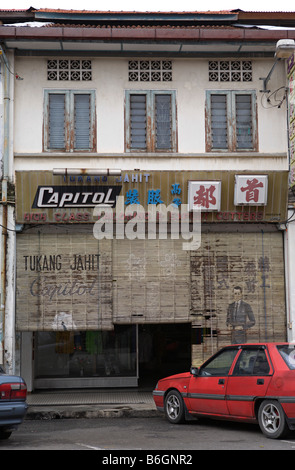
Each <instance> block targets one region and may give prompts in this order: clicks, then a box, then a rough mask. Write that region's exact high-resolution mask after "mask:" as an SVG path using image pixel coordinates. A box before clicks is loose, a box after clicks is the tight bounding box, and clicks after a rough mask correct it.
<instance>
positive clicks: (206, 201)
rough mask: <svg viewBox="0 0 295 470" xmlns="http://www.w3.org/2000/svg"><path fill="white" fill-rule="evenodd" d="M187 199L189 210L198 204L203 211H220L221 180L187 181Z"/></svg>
mask: <svg viewBox="0 0 295 470" xmlns="http://www.w3.org/2000/svg"><path fill="white" fill-rule="evenodd" d="M188 201H189V209H190V210H196V208H197V207H198V206H200V207H201V209H202V211H205V212H207V211H220V204H221V182H220V181H189V183H188Z"/></svg>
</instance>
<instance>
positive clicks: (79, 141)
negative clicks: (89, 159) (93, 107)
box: [74, 94, 90, 149]
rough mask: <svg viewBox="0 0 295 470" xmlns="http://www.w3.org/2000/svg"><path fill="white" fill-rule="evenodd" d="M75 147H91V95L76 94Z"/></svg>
mask: <svg viewBox="0 0 295 470" xmlns="http://www.w3.org/2000/svg"><path fill="white" fill-rule="evenodd" d="M74 110H75V117H74V128H75V143H74V148H75V149H89V148H90V95H89V94H75V95H74Z"/></svg>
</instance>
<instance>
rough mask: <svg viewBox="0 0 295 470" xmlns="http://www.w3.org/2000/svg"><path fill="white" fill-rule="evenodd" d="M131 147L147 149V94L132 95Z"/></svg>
mask: <svg viewBox="0 0 295 470" xmlns="http://www.w3.org/2000/svg"><path fill="white" fill-rule="evenodd" d="M130 129H131V148H133V149H145V148H146V146H147V144H146V95H145V94H142V95H139V94H133V95H131V96H130Z"/></svg>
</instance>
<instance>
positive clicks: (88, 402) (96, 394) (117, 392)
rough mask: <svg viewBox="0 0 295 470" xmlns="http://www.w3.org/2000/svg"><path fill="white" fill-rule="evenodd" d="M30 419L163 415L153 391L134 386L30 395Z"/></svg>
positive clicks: (28, 400) (28, 399) (28, 398)
mask: <svg viewBox="0 0 295 470" xmlns="http://www.w3.org/2000/svg"><path fill="white" fill-rule="evenodd" d="M27 403H28V411H27V414H26V419H35V420H36V419H44V420H45V419H65V418H75V419H76V418H120V417H123V416H125V417H126V416H130V417H131V416H132V417H154V416H159V415H160V413H159V412H158V411H157V409H156V406H155V404H154V400H153V396H152V391H150V390H149V391H144V390H143V391H139V390H137V389H136V390H134V389H105V390H87V389H85V390H78V391H73V390H62V391H45V392H34V393H31V394H28V396H27Z"/></svg>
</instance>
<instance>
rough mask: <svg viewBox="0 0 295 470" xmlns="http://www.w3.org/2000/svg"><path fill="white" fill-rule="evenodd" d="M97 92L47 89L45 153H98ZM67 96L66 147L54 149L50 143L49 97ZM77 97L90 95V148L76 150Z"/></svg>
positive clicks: (44, 131)
mask: <svg viewBox="0 0 295 470" xmlns="http://www.w3.org/2000/svg"><path fill="white" fill-rule="evenodd" d="M95 93H96V92H95V90H73V89H70V90H67V89H53V88H52V89H46V90H44V120H43V121H44V125H43V151H44V152H62V153H78V152H83V153H84V152H87V153H89V152H96V104H95ZM56 94H59V95H65V107H64V112H65V133H64V139H65V147H64V148H52V147H50V142H49V124H50V115H49V96H50V95H56ZM75 95H89V100H90V101H89V106H90V112H89V148H85V149H84V148H77V149H76V148H75V106H74V105H75Z"/></svg>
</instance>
